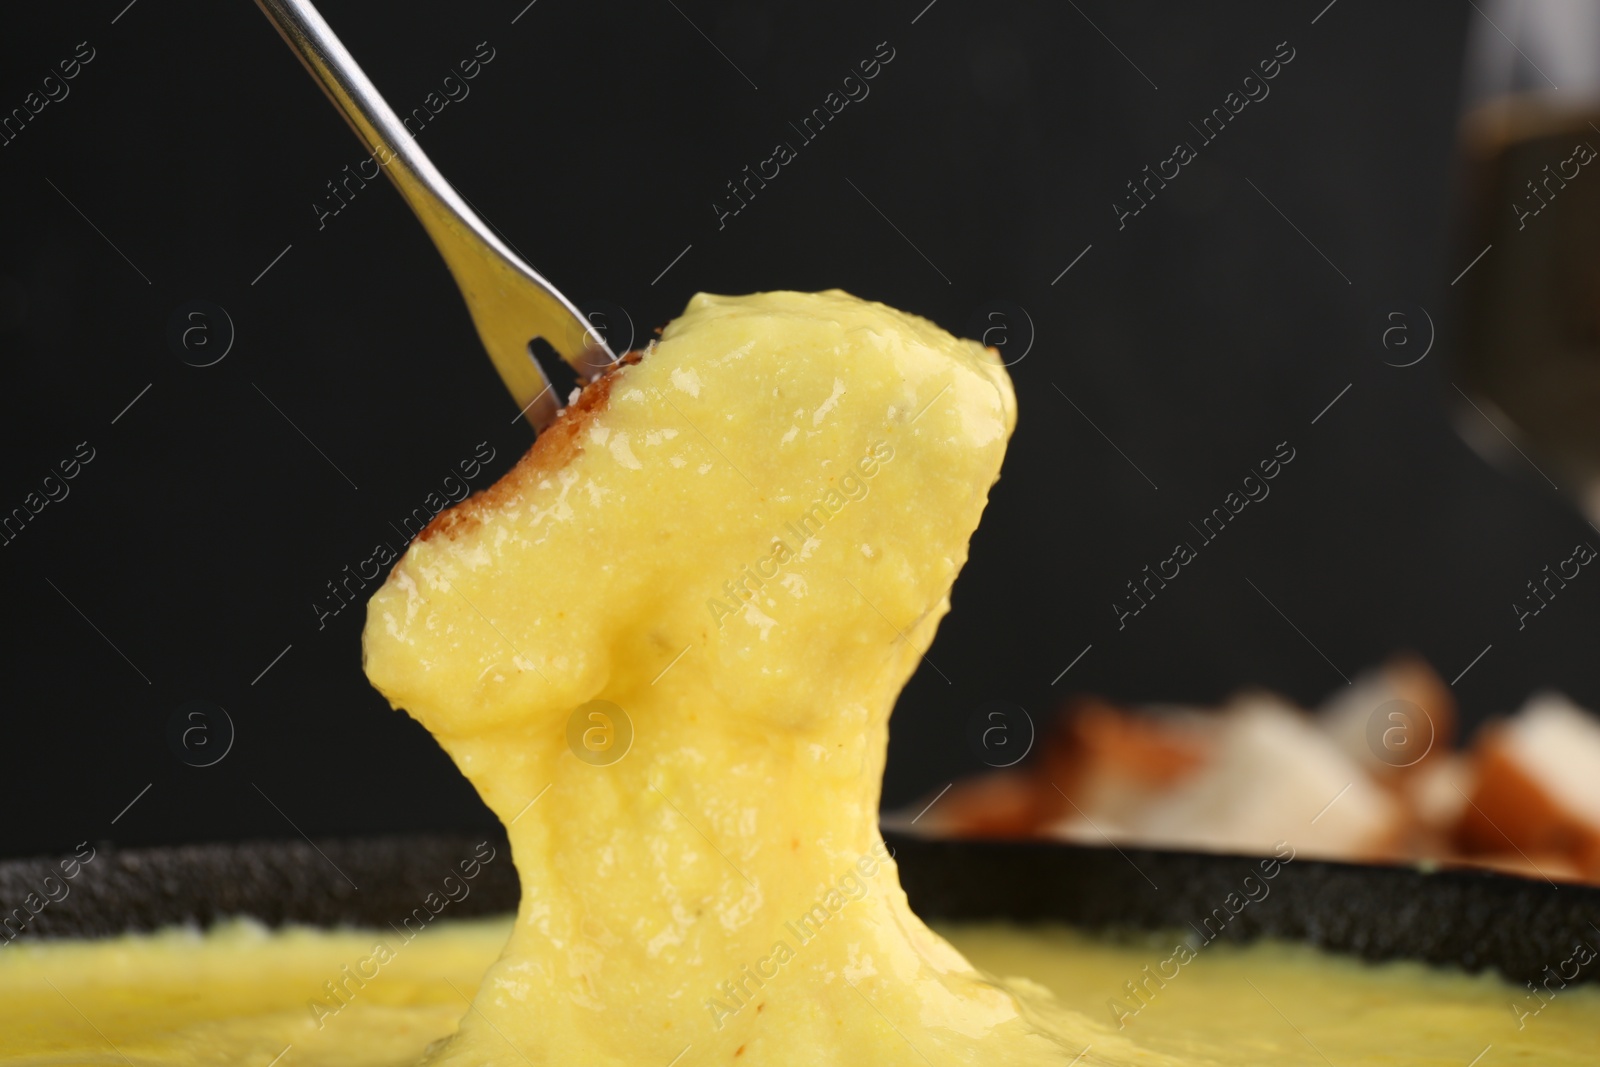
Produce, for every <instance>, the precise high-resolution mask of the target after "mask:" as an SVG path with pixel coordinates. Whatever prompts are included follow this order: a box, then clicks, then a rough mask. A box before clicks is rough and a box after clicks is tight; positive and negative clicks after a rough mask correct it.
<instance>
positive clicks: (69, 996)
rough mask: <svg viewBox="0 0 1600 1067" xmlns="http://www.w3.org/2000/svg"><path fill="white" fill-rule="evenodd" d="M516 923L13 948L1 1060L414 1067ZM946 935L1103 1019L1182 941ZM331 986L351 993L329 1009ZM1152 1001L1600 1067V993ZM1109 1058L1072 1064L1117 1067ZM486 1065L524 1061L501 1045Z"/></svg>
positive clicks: (1196, 1017)
mask: <svg viewBox="0 0 1600 1067" xmlns="http://www.w3.org/2000/svg"><path fill="white" fill-rule="evenodd" d="M510 928H511V922H510V920H509V919H504V920H501V919H496V920H487V921H466V922H458V921H448V920H447V921H445V922H442V923H440V924H439V925H438V926H436V927H433V928H430V929H429V930H427V931H426V932H425V933H423V934H421V935H419V936H417V937H416V938H415V939H414V940H413V941H411V942H405V941H403V940H402V939H401V938H400V937H398V936H396V935H395V934H393V933H392V932H390V931H381V930H374V931H365V930H347V931H336V932H328V931H312V930H294V929H291V930H287V931H283V932H278V933H271V932H268V931H266V930H264V929H263V928H261V927H259V926H257V925H255V924H252V923H233V924H228V925H225V926H223V927H221V928H219V929H217V930H215V931H213V932H212V933H210V934H209V935H206V936H201V935H199V934H197V933H195V932H192V931H167V932H164V933H161V934H155V935H144V936H138V937H124V938H118V939H115V940H110V941H102V942H95V943H70V942H56V943H34V944H29V943H25V942H18V943H16V944H13V945H10V946H9V947H7V948H5V949H4V950H0V1065H4V1067H46V1065H50V1067H65V1065H72V1067H79V1065H85V1067H87V1065H93V1067H102V1065H103V1067H112V1065H117V1064H120V1065H122V1067H127V1065H128V1064H130V1063H131V1064H132V1065H133V1067H223V1065H229V1067H232V1065H240V1064H243V1065H249V1067H267V1065H268V1064H271V1063H273V1061H274V1059H275V1058H277V1057H279V1056H281V1057H282V1058H281V1059H277V1061H276V1065H277V1067H411V1065H413V1064H415V1063H417V1062H418V1061H419V1060H420V1059H421V1058H422V1057H423V1056H424V1054H425V1053H426V1050H427V1048H428V1046H429V1045H430V1044H431V1043H433V1042H435V1041H438V1040H441V1039H443V1038H446V1037H448V1036H449V1035H450V1034H451V1033H453V1032H454V1030H455V1026H456V1020H457V1019H459V1018H460V1016H461V1014H462V1011H463V1009H464V1006H465V1004H466V999H465V998H467V997H471V996H472V995H473V994H474V993H475V992H476V990H477V988H478V983H479V981H480V979H481V978H482V976H483V973H484V971H485V970H486V969H487V968H488V967H489V966H490V964H491V963H493V961H494V960H495V958H496V957H497V956H498V954H499V951H500V947H501V946H502V945H503V944H504V943H505V940H506V938H507V936H508V934H509V933H510ZM941 932H942V933H943V934H944V935H945V936H946V937H947V938H948V939H949V941H950V943H951V944H952V945H954V946H955V947H956V948H957V949H959V950H960V951H962V952H963V953H964V954H965V955H966V957H967V958H968V959H970V960H972V962H973V963H974V964H976V965H977V966H978V967H980V968H982V969H983V970H985V971H988V972H991V973H995V974H1009V975H1026V976H1028V977H1030V978H1032V979H1034V980H1036V981H1038V982H1040V983H1042V984H1043V985H1045V986H1048V987H1049V988H1050V989H1052V990H1053V991H1054V993H1055V994H1056V996H1057V997H1058V998H1059V999H1060V1000H1061V1002H1062V1003H1063V1004H1066V1005H1069V1006H1070V1007H1072V1008H1075V1009H1078V1010H1081V1011H1083V1012H1085V1013H1086V1014H1094V1013H1096V1012H1100V1013H1103V1015H1104V1018H1105V1020H1106V1021H1107V1022H1108V1023H1109V1022H1110V1021H1111V1015H1110V1012H1109V1010H1108V1009H1107V1002H1108V1001H1110V1000H1113V999H1115V1000H1117V1001H1118V1002H1119V1003H1120V1004H1121V1005H1122V1007H1123V1008H1130V1007H1134V1006H1136V1005H1137V1004H1138V1003H1139V1002H1137V1001H1134V1000H1133V999H1132V998H1130V997H1128V995H1127V994H1126V992H1125V990H1124V983H1126V982H1128V981H1130V980H1134V981H1138V980H1140V979H1141V976H1142V969H1143V968H1144V967H1146V966H1151V967H1155V966H1157V965H1158V963H1159V961H1161V960H1162V959H1164V958H1168V957H1170V956H1171V954H1172V947H1173V943H1174V942H1175V941H1176V940H1178V938H1177V937H1161V936H1157V935H1151V936H1149V937H1147V938H1141V939H1140V940H1139V941H1137V942H1111V941H1107V940H1103V939H1097V938H1091V937H1087V936H1084V935H1082V934H1077V933H1071V932H1068V931H1065V930H1050V929H1043V930H1041V929H1021V928H1015V927H1010V928H1008V927H1003V926H981V927H953V928H942V929H941ZM379 943H382V944H384V945H386V946H387V947H388V948H389V949H390V950H391V951H392V953H393V958H392V959H390V960H389V961H388V962H387V963H384V964H383V965H382V966H381V967H380V968H376V973H375V975H374V977H372V978H371V979H370V980H366V981H364V982H363V983H361V984H359V985H358V984H356V983H354V982H349V981H346V980H344V979H343V978H342V975H343V973H344V971H343V969H344V968H346V967H350V968H352V969H355V968H357V967H361V961H362V960H365V959H372V958H373V956H374V948H375V946H376V945H377V944H379ZM362 970H363V971H364V972H365V973H368V974H373V973H374V968H372V967H370V966H368V967H363V968H362ZM1167 973H1171V971H1170V969H1169V970H1168V972H1167ZM329 982H335V983H339V982H342V983H343V984H342V985H341V986H340V987H339V995H338V999H334V998H332V997H330V995H329V994H328V992H327V983H329ZM1150 988H1151V989H1152V990H1154V991H1153V993H1150V994H1148V999H1147V1000H1146V1001H1145V1002H1144V1004H1143V1006H1142V1007H1139V1010H1138V1012H1137V1014H1136V1015H1134V1016H1133V1017H1131V1018H1128V1019H1126V1023H1127V1029H1126V1030H1124V1031H1123V1032H1122V1036H1125V1037H1127V1038H1129V1039H1130V1040H1131V1041H1132V1042H1133V1043H1134V1044H1135V1046H1136V1047H1143V1048H1147V1049H1149V1050H1151V1051H1152V1052H1154V1053H1159V1054H1161V1055H1163V1056H1166V1057H1170V1058H1171V1059H1169V1060H1168V1062H1173V1061H1176V1062H1179V1063H1184V1064H1191V1065H1194V1067H1217V1065H1222V1064H1228V1065H1236V1067H1268V1065H1271V1067H1277V1065H1282V1064H1304V1065H1307V1067H1317V1065H1321V1067H1326V1064H1327V1063H1330V1062H1331V1063H1333V1064H1335V1065H1336V1067H1359V1065H1365V1064H1384V1065H1391V1067H1465V1065H1466V1064H1468V1063H1470V1062H1471V1061H1472V1059H1473V1057H1475V1056H1477V1055H1478V1054H1479V1053H1481V1052H1482V1051H1483V1050H1484V1049H1485V1048H1488V1047H1490V1046H1492V1048H1490V1051H1489V1053H1488V1054H1487V1055H1485V1056H1484V1057H1483V1059H1482V1060H1480V1061H1479V1067H1492V1065H1493V1064H1496V1063H1499V1064H1539V1065H1550V1067H1577V1065H1580V1064H1593V1063H1594V1062H1595V1041H1596V1035H1597V1034H1600V989H1595V988H1589V987H1580V986H1575V987H1572V988H1570V989H1567V990H1564V991H1558V992H1557V993H1556V994H1555V995H1554V997H1553V998H1550V999H1549V1000H1548V1003H1546V1005H1545V1006H1544V1007H1543V1009H1542V1010H1540V1011H1539V1012H1538V1014H1536V1015H1531V1016H1522V1017H1520V1021H1521V1023H1522V1024H1523V1025H1522V1026H1521V1028H1520V1029H1519V1027H1518V1022H1519V1016H1518V1015H1517V1014H1515V1013H1514V1012H1513V1011H1512V1010H1511V1005H1512V1004H1513V1003H1517V1004H1522V1005H1526V1003H1527V1001H1526V998H1523V997H1519V995H1518V994H1519V990H1518V989H1517V988H1514V987H1513V986H1511V985H1510V984H1509V983H1506V982H1504V981H1501V980H1500V979H1498V978H1495V977H1493V976H1490V975H1477V976H1472V975H1466V974H1463V973H1461V972H1459V971H1449V970H1440V969H1434V968H1427V967H1423V966H1420V965H1418V964H1409V963H1401V964H1383V965H1370V964H1364V963H1361V962H1359V961H1356V960H1352V959H1346V958H1340V957H1336V956H1331V955H1328V954H1326V953H1322V952H1319V951H1317V950H1315V949H1310V948H1305V947H1303V946H1297V945H1285V944H1279V943H1271V942H1267V943H1262V944H1257V945H1252V946H1249V947H1247V948H1238V947H1234V946H1231V945H1226V944H1221V943H1219V944H1216V945H1213V946H1209V947H1206V948H1204V949H1203V950H1202V951H1201V952H1200V953H1199V955H1198V956H1197V958H1196V959H1195V960H1194V961H1192V962H1191V963H1188V964H1186V965H1184V966H1183V967H1182V968H1181V969H1180V970H1179V972H1178V975H1177V977H1176V978H1174V979H1172V980H1170V981H1168V982H1167V983H1166V984H1165V986H1164V987H1162V988H1159V989H1157V988H1155V987H1154V986H1151V987H1150ZM1521 992H1525V991H1521ZM330 1005H333V1006H334V1007H335V1008H336V1010H333V1011H331V1012H330V1011H329V1010H328V1008H329V1006H330ZM1099 1048H1100V1046H1099V1045H1098V1044H1097V1045H1095V1046H1094V1047H1093V1048H1091V1049H1090V1051H1089V1052H1088V1053H1087V1054H1086V1055H1085V1056H1084V1057H1083V1059H1082V1060H1081V1061H1080V1063H1082V1064H1087V1065H1091V1067H1092V1065H1096V1064H1104V1063H1107V1062H1111V1063H1116V1062H1122V1061H1121V1060H1119V1059H1114V1058H1111V1057H1102V1056H1101V1055H1100V1054H1099ZM285 1049H287V1050H288V1051H285ZM800 1051H803V1050H800ZM746 1055H748V1053H747V1054H746ZM740 1059H743V1057H740ZM495 1062H496V1063H504V1064H520V1063H524V1062H525V1061H524V1060H523V1059H522V1058H521V1057H520V1056H518V1055H517V1054H516V1053H515V1052H514V1051H513V1050H512V1049H510V1048H509V1047H508V1046H505V1045H502V1047H501V1052H500V1055H499V1056H498V1057H497V1058H496V1059H495ZM697 1062H707V1061H699V1060H696V1059H694V1050H693V1049H691V1050H690V1051H689V1053H687V1054H685V1055H684V1057H683V1059H682V1060H681V1061H680V1063H679V1067H686V1065H689V1064H693V1063H697ZM736 1062H737V1061H736ZM934 1062H935V1064H939V1063H940V1061H938V1060H935V1061H934ZM662 1067H664V1065H662Z"/></svg>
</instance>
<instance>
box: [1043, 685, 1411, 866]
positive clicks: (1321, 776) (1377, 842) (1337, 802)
mask: <svg viewBox="0 0 1600 1067" xmlns="http://www.w3.org/2000/svg"><path fill="white" fill-rule="evenodd" d="M1102 814H1105V812H1103V811H1102ZM1108 821H1111V820H1109V819H1108ZM1405 824H1406V819H1405V814H1404V812H1403V809H1402V807H1401V805H1400V803H1399V802H1398V801H1397V800H1396V799H1395V798H1394V797H1393V796H1392V795H1391V794H1390V793H1389V792H1388V791H1387V790H1385V789H1382V788H1380V787H1379V786H1377V785H1376V784H1375V783H1374V782H1373V781H1372V780H1371V779H1370V778H1369V777H1368V775H1367V773H1366V772H1365V771H1364V770H1363V769H1362V767H1361V765H1360V764H1359V763H1358V762H1357V761H1356V760H1355V759H1353V758H1352V757H1351V756H1349V755H1348V754H1347V753H1345V752H1344V751H1343V750H1342V749H1341V747H1340V746H1339V745H1337V744H1336V743H1335V742H1334V741H1333V740H1332V739H1331V738H1330V737H1329V736H1328V734H1327V733H1325V732H1324V731H1322V730H1321V729H1318V728H1317V726H1316V725H1315V724H1314V723H1313V722H1312V720H1311V718H1310V717H1309V716H1308V715H1306V714H1305V713H1304V712H1302V711H1301V710H1299V709H1298V708H1295V707H1293V706H1291V705H1290V704H1288V703H1286V702H1285V701H1283V700H1282V699H1281V698H1279V697H1276V696H1273V695H1271V694H1265V693H1253V694H1247V695H1243V696H1241V697H1238V698H1235V699H1234V700H1233V701H1232V702H1230V703H1229V704H1228V705H1227V706H1226V707H1225V708H1224V709H1223V711H1222V713H1221V714H1220V715H1219V716H1218V717H1217V719H1216V723H1215V732H1214V734H1213V736H1212V737H1211V739H1210V751H1209V755H1208V758H1207V759H1206V760H1205V761H1204V762H1203V763H1202V764H1201V765H1200V766H1199V767H1197V768H1196V769H1195V770H1194V771H1193V772H1192V773H1190V774H1188V775H1186V776H1185V777H1183V778H1181V779H1179V780H1177V781H1176V782H1174V783H1173V784H1172V785H1171V786H1170V787H1168V788H1165V789H1161V790H1159V791H1157V792H1155V793H1154V795H1152V796H1150V797H1148V798H1147V799H1146V800H1145V801H1144V802H1143V803H1142V804H1139V805H1137V806H1136V807H1134V808H1132V809H1131V810H1129V811H1127V812H1126V813H1125V814H1124V815H1123V817H1122V818H1119V819H1117V820H1115V821H1114V822H1112V825H1110V826H1108V825H1106V824H1104V823H1102V822H1101V820H1100V819H1099V818H1098V817H1096V814H1095V812H1094V811H1093V810H1090V809H1088V808H1085V810H1084V811H1083V812H1082V813H1080V812H1076V811H1074V812H1071V813H1070V814H1068V815H1066V816H1064V817H1063V818H1062V819H1061V820H1060V821H1059V822H1057V823H1056V825H1055V826H1053V827H1052V832H1053V833H1054V834H1055V835H1056V836H1060V837H1065V838H1070V839H1073V840H1080V841H1085V842H1091V841H1095V840H1103V838H1101V836H1100V834H1101V832H1102V831H1103V832H1104V833H1106V834H1107V835H1108V836H1111V837H1113V838H1114V839H1116V840H1118V841H1121V842H1131V843H1133V844H1139V845H1147V846H1152V847H1158V848H1176V849H1194V850H1201V851H1213V852H1240V853H1246V854H1251V855H1256V854H1262V855H1264V854H1270V853H1271V852H1272V851H1273V848H1274V846H1275V845H1276V844H1277V843H1278V842H1280V841H1287V842H1289V843H1291V844H1292V845H1293V846H1294V847H1295V849H1296V851H1297V852H1299V853H1301V854H1304V855H1308V856H1322V857H1331V858H1341V859H1379V858H1387V857H1390V856H1392V855H1393V854H1394V852H1395V849H1396V847H1397V843H1398V842H1399V840H1400V839H1401V838H1402V837H1403V830H1404V827H1405Z"/></svg>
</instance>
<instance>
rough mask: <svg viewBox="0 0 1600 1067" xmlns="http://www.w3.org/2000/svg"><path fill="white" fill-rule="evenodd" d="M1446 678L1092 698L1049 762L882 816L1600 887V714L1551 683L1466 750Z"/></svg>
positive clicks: (1062, 720)
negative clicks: (1311, 696)
mask: <svg viewBox="0 0 1600 1067" xmlns="http://www.w3.org/2000/svg"><path fill="white" fill-rule="evenodd" d="M1455 718H1456V708H1455V701H1454V699H1453V698H1452V696H1451V693H1450V688H1449V686H1447V685H1445V683H1444V681H1443V679H1441V678H1439V677H1438V676H1437V675H1435V674H1433V672H1432V671H1431V670H1430V669H1429V668H1428V667H1427V665H1426V664H1424V663H1422V662H1421V661H1420V660H1417V659H1414V658H1410V657H1401V658H1397V659H1395V660H1393V661H1392V662H1390V663H1389V664H1387V665H1386V666H1384V667H1383V668H1381V669H1378V670H1374V671H1369V672H1367V673H1365V674H1363V675H1361V676H1360V677H1359V678H1358V679H1356V682H1355V684H1354V685H1353V686H1351V687H1349V688H1347V689H1344V690H1342V691H1339V692H1337V693H1336V694H1335V695H1334V696H1333V697H1332V698H1330V699H1329V700H1328V701H1327V702H1326V703H1325V704H1324V705H1323V706H1322V707H1321V708H1319V709H1318V710H1317V711H1316V712H1315V713H1312V712H1308V711H1304V710H1302V709H1300V708H1297V707H1295V706H1294V705H1293V704H1292V703H1290V702H1289V701H1286V700H1284V699H1283V698H1282V697H1279V696H1277V695H1275V694H1271V693H1265V692H1261V691H1244V692H1241V693H1239V694H1237V695H1236V696H1234V697H1233V698H1232V699H1231V700H1229V701H1228V702H1227V703H1225V704H1224V705H1222V706H1221V707H1218V708H1200V707H1171V706H1168V707H1149V708H1139V709H1134V708H1126V707H1120V706H1118V705H1115V704H1112V703H1110V702H1108V701H1104V700H1100V699H1097V698H1089V697H1079V698H1076V699H1074V700H1073V701H1071V702H1070V703H1069V704H1068V705H1067V706H1066V707H1065V708H1063V709H1062V714H1061V715H1060V716H1059V717H1058V718H1057V720H1056V726H1055V729H1054V731H1053V733H1052V734H1051V735H1050V736H1048V737H1047V738H1046V739H1045V743H1044V744H1043V745H1042V746H1041V749H1040V751H1039V753H1038V754H1037V756H1036V757H1035V758H1034V759H1032V760H1030V761H1029V762H1027V763H1024V764H1022V765H1020V766H1019V767H1017V768H1015V769H1011V768H1007V769H1005V770H1001V771H993V772H989V773H987V774H983V775H979V776H975V777H972V778H967V779H964V780H962V781H959V782H957V783H955V784H954V785H953V786H950V787H947V788H946V789H945V790H942V791H940V792H939V793H938V794H937V795H933V796H930V797H925V798H922V799H920V800H918V801H915V802H913V803H912V804H910V805H908V806H907V807H905V808H903V809H901V810H900V811H897V812H891V813H888V814H886V815H885V817H884V825H885V826H886V827H889V828H892V829H895V830H898V831H901V832H903V833H908V834H910V833H916V834H922V835H925V836H930V837H946V838H949V837H954V838H968V839H971V838H1006V839H1017V838H1045V839H1054V840H1061V841H1072V842H1075V843H1077V844H1082V845H1102V846H1127V847H1129V848H1134V847H1138V848H1159V849H1171V850H1175V851H1178V852H1214V853H1224V854H1236V855H1244V856H1272V855H1274V854H1275V852H1277V851H1279V850H1281V849H1282V848H1285V847H1287V848H1292V849H1293V850H1294V851H1295V853H1296V854H1298V855H1304V856H1308V857H1311V858H1315V859H1325V860H1343V861H1346V862H1351V863H1393V864H1407V865H1415V866H1419V867H1422V868H1425V869H1432V868H1437V867H1479V868H1488V869H1492V870H1498V871H1504V872H1511V873H1516V874H1521V875H1524V876H1527V877H1530V878H1539V879H1544V880H1546V881H1549V882H1551V884H1555V883H1556V882H1557V881H1567V882H1586V883H1589V884H1596V885H1600V721H1597V719H1596V717H1595V714H1594V712H1593V711H1592V710H1588V709H1583V708H1579V707H1577V706H1576V705H1574V704H1573V703H1572V702H1571V701H1569V700H1567V699H1566V698H1565V697H1563V696H1560V695H1559V694H1554V693H1539V694H1536V695H1534V696H1533V697H1532V698H1531V699H1530V700H1529V701H1528V703H1527V704H1526V705H1524V706H1523V708H1522V709H1521V710H1520V711H1518V712H1517V713H1516V714H1515V715H1513V716H1510V717H1508V718H1505V719H1502V720H1498V721H1496V722H1494V723H1491V724H1490V725H1488V726H1486V727H1485V728H1484V729H1482V730H1480V731H1479V732H1478V734H1477V735H1476V737H1475V738H1474V740H1473V742H1472V744H1471V746H1470V748H1467V749H1465V750H1457V749H1456V748H1455V747H1454V746H1453V744H1452V740H1453V735H1454V732H1455Z"/></svg>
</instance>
